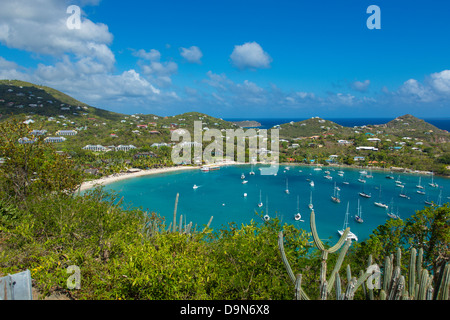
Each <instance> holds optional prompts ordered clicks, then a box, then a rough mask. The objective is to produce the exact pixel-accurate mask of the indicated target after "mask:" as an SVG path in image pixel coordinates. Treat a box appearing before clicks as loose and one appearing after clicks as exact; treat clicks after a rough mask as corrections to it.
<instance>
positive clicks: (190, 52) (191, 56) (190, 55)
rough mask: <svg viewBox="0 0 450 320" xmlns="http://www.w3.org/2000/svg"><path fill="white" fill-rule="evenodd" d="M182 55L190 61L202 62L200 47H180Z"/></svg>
mask: <svg viewBox="0 0 450 320" xmlns="http://www.w3.org/2000/svg"><path fill="white" fill-rule="evenodd" d="M180 50H181V52H180V54H181V56H182V57H183V58H185V59H186V60H187V61H188V62H190V63H201V61H200V59H201V58H202V57H203V53H202V52H201V50H200V48H199V47H196V46H192V47H190V48H180Z"/></svg>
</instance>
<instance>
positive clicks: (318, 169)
mask: <svg viewBox="0 0 450 320" xmlns="http://www.w3.org/2000/svg"><path fill="white" fill-rule="evenodd" d="M321 170H322V168H318V167H317V168H314V171H321Z"/></svg>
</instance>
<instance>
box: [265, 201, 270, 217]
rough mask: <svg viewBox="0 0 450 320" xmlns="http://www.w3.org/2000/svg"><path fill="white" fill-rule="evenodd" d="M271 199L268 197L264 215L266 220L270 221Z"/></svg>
mask: <svg viewBox="0 0 450 320" xmlns="http://www.w3.org/2000/svg"><path fill="white" fill-rule="evenodd" d="M269 220H270V216H269V199H268V198H267V197H266V214H265V215H264V221H269Z"/></svg>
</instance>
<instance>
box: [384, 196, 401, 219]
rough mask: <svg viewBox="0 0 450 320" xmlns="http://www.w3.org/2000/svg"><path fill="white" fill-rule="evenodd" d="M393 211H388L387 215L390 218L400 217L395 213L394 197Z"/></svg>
mask: <svg viewBox="0 0 450 320" xmlns="http://www.w3.org/2000/svg"><path fill="white" fill-rule="evenodd" d="M390 208H391V211H386V213H387V215H388V216H389V218H392V219H398V218H399V217H398V215H396V214H395V213H394V199H392V200H391V205H390ZM397 212H398V211H397Z"/></svg>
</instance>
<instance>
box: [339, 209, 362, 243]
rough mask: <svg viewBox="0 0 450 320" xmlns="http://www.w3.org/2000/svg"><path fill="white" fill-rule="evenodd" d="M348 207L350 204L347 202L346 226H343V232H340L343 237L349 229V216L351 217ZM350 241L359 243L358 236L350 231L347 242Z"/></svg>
mask: <svg viewBox="0 0 450 320" xmlns="http://www.w3.org/2000/svg"><path fill="white" fill-rule="evenodd" d="M348 206H349V203H348V202H347V211H346V213H345V218H344V226H343V228H342V229H341V230H338V233H339V234H340V235H341V236H342V235H343V234H344V231H345V229H347V227H348V215H349V212H348ZM348 239H352V240H355V241H358V237H357V236H356V234H354V233H353V232H351V231H350V230H349V232H348V234H347V238H346V239H345V240H348Z"/></svg>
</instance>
